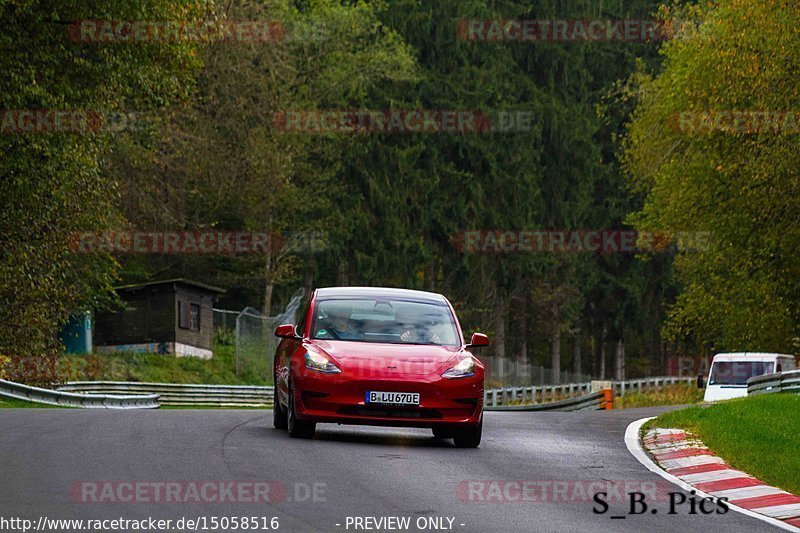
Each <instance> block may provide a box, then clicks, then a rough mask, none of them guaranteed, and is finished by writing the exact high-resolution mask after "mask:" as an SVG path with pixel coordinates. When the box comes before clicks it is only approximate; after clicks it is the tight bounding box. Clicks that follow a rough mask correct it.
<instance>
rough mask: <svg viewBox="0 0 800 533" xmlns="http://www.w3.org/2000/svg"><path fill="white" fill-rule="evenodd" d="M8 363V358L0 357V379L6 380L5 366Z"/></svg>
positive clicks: (9, 360)
mask: <svg viewBox="0 0 800 533" xmlns="http://www.w3.org/2000/svg"><path fill="white" fill-rule="evenodd" d="M10 362H11V359H10V358H8V357H6V356H5V355H0V379H6V365H7V364H8V363H10Z"/></svg>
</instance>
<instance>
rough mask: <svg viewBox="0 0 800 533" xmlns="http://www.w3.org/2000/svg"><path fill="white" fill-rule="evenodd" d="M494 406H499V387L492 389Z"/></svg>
mask: <svg viewBox="0 0 800 533" xmlns="http://www.w3.org/2000/svg"><path fill="white" fill-rule="evenodd" d="M492 407H497V389H493V390H492Z"/></svg>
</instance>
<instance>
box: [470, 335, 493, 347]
mask: <svg viewBox="0 0 800 533" xmlns="http://www.w3.org/2000/svg"><path fill="white" fill-rule="evenodd" d="M481 346H489V337H487V336H486V335H484V334H483V333H473V334H472V339H471V340H470V341H469V344H467V348H480V347H481Z"/></svg>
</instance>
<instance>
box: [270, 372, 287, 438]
mask: <svg viewBox="0 0 800 533" xmlns="http://www.w3.org/2000/svg"><path fill="white" fill-rule="evenodd" d="M273 383H275V397H274V401H275V405H274V406H273V407H272V426H273V427H274V428H275V429H288V427H289V421H288V420H287V418H286V410H285V409H284V408H283V406H282V405H281V402H280V400H279V399H278V386H277V383H278V380H275V381H274V382H273Z"/></svg>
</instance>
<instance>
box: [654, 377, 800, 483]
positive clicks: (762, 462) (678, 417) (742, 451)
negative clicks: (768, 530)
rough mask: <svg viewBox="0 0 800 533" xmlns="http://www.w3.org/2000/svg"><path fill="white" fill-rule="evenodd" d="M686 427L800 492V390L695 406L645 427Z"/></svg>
mask: <svg viewBox="0 0 800 533" xmlns="http://www.w3.org/2000/svg"><path fill="white" fill-rule="evenodd" d="M652 427H659V428H682V429H686V430H689V431H691V432H692V433H693V434H694V435H696V436H697V437H698V438H700V439H701V440H702V441H703V443H704V444H705V445H706V446H708V448H709V449H710V450H712V451H713V452H714V453H716V454H717V455H719V456H720V457H722V458H723V459H724V460H725V461H726V462H727V463H728V464H729V465H731V466H732V467H733V468H736V469H739V470H742V471H744V472H747V473H748V474H750V475H752V476H755V477H757V478H758V479H760V480H761V481H763V482H765V483H767V484H769V485H773V486H776V487H779V488H781V489H783V490H786V491H789V492H791V493H793V494H800V475H798V472H800V454H798V450H800V395H795V394H781V393H775V394H764V395H760V396H753V397H750V398H742V399H738V400H731V401H727V402H721V403H718V404H714V405H711V406H708V407H700V406H696V407H689V408H687V409H681V410H679V411H672V412H670V413H665V414H663V415H661V416H659V417H658V418H656V419H654V420H651V421H650V422H648V423H647V424H645V425H644V427H643V428H642V429H643V430H646V429H649V428H652Z"/></svg>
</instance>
